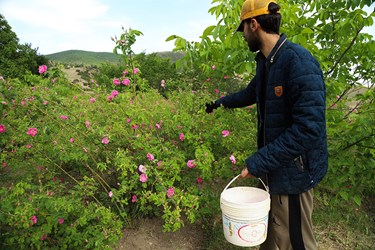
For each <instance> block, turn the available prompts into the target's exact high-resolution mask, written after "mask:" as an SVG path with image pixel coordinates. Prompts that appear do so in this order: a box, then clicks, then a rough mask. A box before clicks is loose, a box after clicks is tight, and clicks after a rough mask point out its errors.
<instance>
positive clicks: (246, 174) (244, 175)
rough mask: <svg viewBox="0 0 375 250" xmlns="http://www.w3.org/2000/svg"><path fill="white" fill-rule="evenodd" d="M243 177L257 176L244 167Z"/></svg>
mask: <svg viewBox="0 0 375 250" xmlns="http://www.w3.org/2000/svg"><path fill="white" fill-rule="evenodd" d="M241 177H242V178H255V176H253V175H251V174H250V172H249V170H247V168H244V169H243V170H242V172H241Z"/></svg>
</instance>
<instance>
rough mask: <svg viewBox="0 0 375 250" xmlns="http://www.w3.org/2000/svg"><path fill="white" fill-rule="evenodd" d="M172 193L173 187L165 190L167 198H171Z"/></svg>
mask: <svg viewBox="0 0 375 250" xmlns="http://www.w3.org/2000/svg"><path fill="white" fill-rule="evenodd" d="M173 195H174V188H173V187H170V188H168V190H167V196H168V198H171V197H172V196H173Z"/></svg>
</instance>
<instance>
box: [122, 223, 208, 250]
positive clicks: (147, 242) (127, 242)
mask: <svg viewBox="0 0 375 250" xmlns="http://www.w3.org/2000/svg"><path fill="white" fill-rule="evenodd" d="M202 244H203V232H202V229H201V228H200V227H199V226H198V225H194V224H193V225H192V224H188V225H185V226H184V227H183V228H181V229H180V230H178V231H177V232H174V233H164V232H163V221H162V220H160V219H143V220H140V221H139V222H138V224H137V225H135V226H134V228H129V229H125V230H124V237H123V238H122V239H121V240H120V242H119V244H118V247H117V248H116V250H125V249H132V250H170V249H176V250H193V249H194V250H199V249H203V246H202Z"/></svg>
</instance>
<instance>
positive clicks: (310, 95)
mask: <svg viewBox="0 0 375 250" xmlns="http://www.w3.org/2000/svg"><path fill="white" fill-rule="evenodd" d="M307 53H308V52H307ZM290 61H291V62H292V63H290V71H289V75H290V77H289V82H288V87H289V93H288V94H289V95H290V96H289V98H290V100H291V110H290V111H289V110H283V111H284V112H291V117H292V122H291V125H290V126H289V127H287V128H286V129H285V130H284V131H283V132H282V133H281V134H280V135H279V136H278V137H277V138H276V139H274V140H273V141H272V142H270V143H268V144H267V145H266V146H264V147H262V148H260V149H259V150H258V151H257V152H256V153H255V154H253V155H252V156H250V157H249V158H247V159H246V161H245V162H246V166H247V168H248V170H249V172H250V173H251V174H252V175H254V176H257V177H260V176H262V175H264V174H266V173H268V172H269V171H271V170H274V169H277V168H280V167H283V166H286V165H288V163H290V162H291V161H292V160H293V159H295V158H296V157H298V156H299V155H301V154H303V153H304V152H306V151H309V150H311V149H316V148H319V147H320V146H321V145H322V140H324V138H325V136H326V125H325V84H324V80H323V75H322V72H321V69H320V66H319V64H318V62H317V61H316V60H315V59H314V58H313V57H312V56H309V57H304V58H303V59H301V57H300V56H298V55H295V56H294V58H292V60H290ZM266 122H267V121H266ZM323 137H324V138H323Z"/></svg>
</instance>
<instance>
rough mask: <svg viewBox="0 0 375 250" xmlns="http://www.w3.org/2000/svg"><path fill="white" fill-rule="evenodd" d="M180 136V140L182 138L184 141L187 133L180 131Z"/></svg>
mask: <svg viewBox="0 0 375 250" xmlns="http://www.w3.org/2000/svg"><path fill="white" fill-rule="evenodd" d="M179 137H180V140H181V141H184V140H185V135H184V133H180V135H179Z"/></svg>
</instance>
